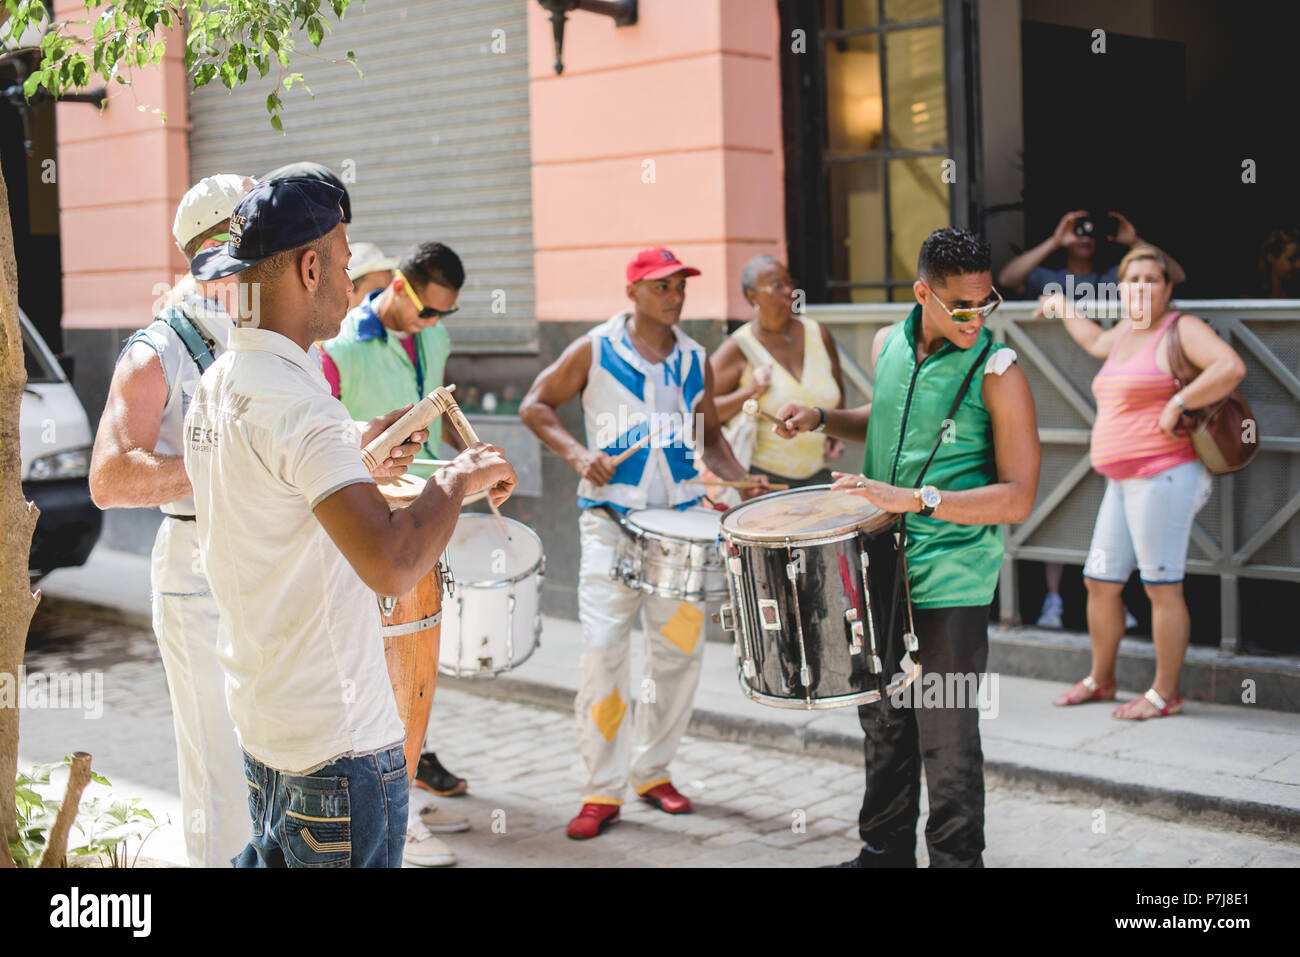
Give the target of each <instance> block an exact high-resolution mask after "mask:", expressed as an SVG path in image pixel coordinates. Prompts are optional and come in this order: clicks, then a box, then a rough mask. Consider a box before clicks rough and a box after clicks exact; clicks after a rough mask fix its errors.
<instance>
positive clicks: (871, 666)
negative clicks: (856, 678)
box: [867, 655, 885, 675]
mask: <svg viewBox="0 0 1300 957" xmlns="http://www.w3.org/2000/svg"><path fill="white" fill-rule="evenodd" d="M867 670H868V671H870V672H871V673H872V674H873V675H878V674H880V673H881V672H882V671H884V670H885V669H884V666H883V665H881V663H880V655H872V656H871V657H869V658H868V659H867Z"/></svg>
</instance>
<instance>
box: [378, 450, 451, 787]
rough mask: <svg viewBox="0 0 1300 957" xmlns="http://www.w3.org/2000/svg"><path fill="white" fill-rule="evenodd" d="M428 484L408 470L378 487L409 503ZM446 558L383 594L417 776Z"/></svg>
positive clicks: (409, 762) (392, 673)
mask: <svg viewBox="0 0 1300 957" xmlns="http://www.w3.org/2000/svg"><path fill="white" fill-rule="evenodd" d="M423 489H424V479H421V478H418V477H416V476H414V475H403V476H402V477H401V478H400V479H398V480H397V481H396V482H392V483H390V484H388V485H380V486H379V491H381V492H382V493H383V495H384V498H386V499H387V500H388V504H389V506H390V507H391V508H393V509H398V508H404V507H405V506H407V505H410V504H411V502H413V501H414V500H415V499H416V497H417V496H419V494H420V492H421V491H422V490H423ZM445 574H446V573H445V570H444V569H443V566H442V564H441V563H439V564H437V565H435V566H434V567H433V568H432V569H430V570H429V574H427V575H425V576H424V578H423V579H422V580H421V581H420V583H419V584H418V585H416V586H415V588H413V589H412V590H411V591H410V592H409V593H407V594H406V595H405V596H404V597H402V598H391V597H387V596H382V595H381V596H378V597H379V612H380V615H381V616H382V618H383V627H382V628H381V629H380V631H381V633H382V634H383V636H384V658H385V660H386V661H387V663H388V678H389V680H390V681H391V682H392V683H393V695H394V697H396V699H397V716H398V717H399V718H401V719H402V725H403V727H405V728H406V745H405V751H406V773H407V777H408V778H410V779H412V780H414V778H415V770H416V767H417V766H418V765H419V763H420V752H421V751H422V750H423V749H424V734H425V732H426V731H427V730H428V728H429V709H430V708H431V707H432V706H433V692H434V688H435V687H436V685H437V683H438V639H439V628H440V622H441V621H442V584H443V579H444V577H445Z"/></svg>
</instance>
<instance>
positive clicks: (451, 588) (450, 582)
mask: <svg viewBox="0 0 1300 957" xmlns="http://www.w3.org/2000/svg"><path fill="white" fill-rule="evenodd" d="M438 580H439V581H440V582H441V583H442V587H443V589H444V590H445V591H446V592H447V597H448V598H451V597H452V596H453V595H455V594H456V579H455V577H454V576H453V575H452V573H451V565H450V564H447V565H444V564H443V563H442V562H438Z"/></svg>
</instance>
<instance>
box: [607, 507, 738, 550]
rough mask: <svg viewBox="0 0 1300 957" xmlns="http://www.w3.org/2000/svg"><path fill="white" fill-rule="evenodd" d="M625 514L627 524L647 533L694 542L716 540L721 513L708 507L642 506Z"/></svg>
mask: <svg viewBox="0 0 1300 957" xmlns="http://www.w3.org/2000/svg"><path fill="white" fill-rule="evenodd" d="M625 517H626V519H627V521H628V523H629V524H631V525H635V526H636V527H637V528H643V529H645V530H646V531H647V532H654V533H655V534H656V535H666V536H668V537H669V538H680V539H684V540H686V541H695V542H713V541H717V539H718V525H719V523H720V522H721V521H722V513H721V512H719V511H717V510H716V509H712V508H688V509H683V510H680V511H679V510H678V509H675V508H643V509H640V510H639V511H632V512H628V513H627V515H626V516H625Z"/></svg>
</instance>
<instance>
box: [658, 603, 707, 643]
mask: <svg viewBox="0 0 1300 957" xmlns="http://www.w3.org/2000/svg"><path fill="white" fill-rule="evenodd" d="M703 629H704V612H702V611H701V610H700V609H698V608H696V607H695V606H694V605H692V604H691V603H690V602H685V601H684V602H682V603H681V604H680V605H678V606H677V611H675V612H673V617H671V618H669V619H668V621H667V622H666V623H665V624H664V626H663V627H662V628H660V629H659V634H661V635H663V636H664V637H665V638H667V639H668V640H669V641H671V642H672V643H673V644H674V645H676V646H677V647H678V648H680V649H682V651H683V652H684V653H686V654H688V655H689V654H690V653H691V652H693V651H694V650H695V645H696V643H697V642H698V641H699V640H700V632H701V631H702V630H703Z"/></svg>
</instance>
